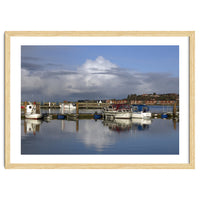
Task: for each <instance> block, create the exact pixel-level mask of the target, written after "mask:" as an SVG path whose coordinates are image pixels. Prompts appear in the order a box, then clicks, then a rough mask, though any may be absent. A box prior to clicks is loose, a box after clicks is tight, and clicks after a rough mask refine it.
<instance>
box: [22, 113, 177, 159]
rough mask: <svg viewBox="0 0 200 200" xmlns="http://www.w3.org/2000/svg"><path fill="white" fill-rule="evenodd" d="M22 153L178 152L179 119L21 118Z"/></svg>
mask: <svg viewBox="0 0 200 200" xmlns="http://www.w3.org/2000/svg"><path fill="white" fill-rule="evenodd" d="M42 112H43V113H46V112H50V113H56V112H58V110H50V111H49V110H43V111H42ZM80 112H86V110H85V111H84V110H83V111H81V110H80ZM87 112H93V113H94V112H95V110H87ZM21 154H87V155H88V154H107V155H108V154H124V155H125V154H154V155H155V154H179V122H178V120H175V119H174V120H172V119H171V120H169V119H148V120H145V119H114V120H103V119H100V120H94V119H79V120H58V119H53V120H49V121H44V120H31V119H22V120H21Z"/></svg>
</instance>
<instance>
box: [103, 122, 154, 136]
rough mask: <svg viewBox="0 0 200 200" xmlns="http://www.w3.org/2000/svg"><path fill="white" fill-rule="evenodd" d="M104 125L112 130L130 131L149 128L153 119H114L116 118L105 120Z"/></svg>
mask: <svg viewBox="0 0 200 200" xmlns="http://www.w3.org/2000/svg"><path fill="white" fill-rule="evenodd" d="M102 123H103V125H104V126H108V128H109V129H110V130H112V131H116V132H118V133H120V132H129V131H130V130H131V129H133V130H136V129H137V130H139V131H141V130H147V129H149V126H150V125H151V123H152V120H151V119H114V120H104V121H103V122H102Z"/></svg>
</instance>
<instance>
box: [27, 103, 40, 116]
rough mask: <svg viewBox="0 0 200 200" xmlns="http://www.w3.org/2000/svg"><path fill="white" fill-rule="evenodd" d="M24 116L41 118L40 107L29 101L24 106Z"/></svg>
mask: <svg viewBox="0 0 200 200" xmlns="http://www.w3.org/2000/svg"><path fill="white" fill-rule="evenodd" d="M25 118H27V119H40V118H42V114H41V112H40V108H39V107H37V106H36V105H35V104H32V103H31V102H29V105H27V106H26V113H25Z"/></svg>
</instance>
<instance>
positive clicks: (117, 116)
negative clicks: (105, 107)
mask: <svg viewBox="0 0 200 200" xmlns="http://www.w3.org/2000/svg"><path fill="white" fill-rule="evenodd" d="M131 117H132V114H131V112H116V113H115V119H130V118H131Z"/></svg>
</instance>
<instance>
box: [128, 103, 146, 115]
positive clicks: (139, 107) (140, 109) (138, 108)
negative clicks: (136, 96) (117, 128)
mask: <svg viewBox="0 0 200 200" xmlns="http://www.w3.org/2000/svg"><path fill="white" fill-rule="evenodd" d="M131 107H132V111H133V112H144V113H145V112H149V106H147V105H131Z"/></svg>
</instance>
